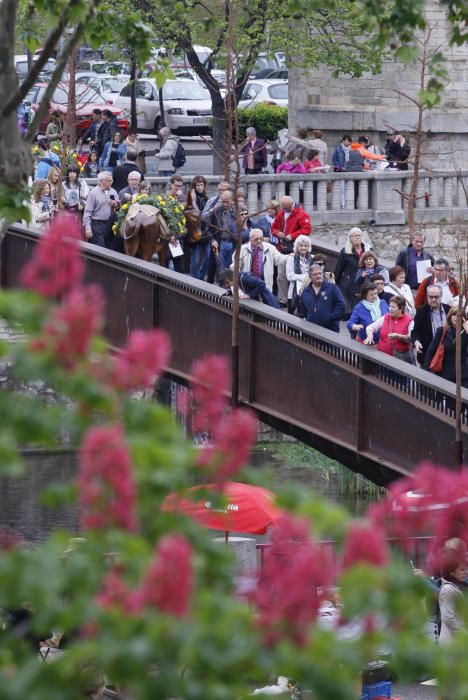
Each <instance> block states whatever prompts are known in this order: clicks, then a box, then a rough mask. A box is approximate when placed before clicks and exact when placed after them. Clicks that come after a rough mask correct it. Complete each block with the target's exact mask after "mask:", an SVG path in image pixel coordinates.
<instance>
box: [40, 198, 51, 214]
mask: <svg viewBox="0 0 468 700" xmlns="http://www.w3.org/2000/svg"><path fill="white" fill-rule="evenodd" d="M51 204H52V200H51V198H50V197H43V196H42V195H41V209H42V211H50V205H51Z"/></svg>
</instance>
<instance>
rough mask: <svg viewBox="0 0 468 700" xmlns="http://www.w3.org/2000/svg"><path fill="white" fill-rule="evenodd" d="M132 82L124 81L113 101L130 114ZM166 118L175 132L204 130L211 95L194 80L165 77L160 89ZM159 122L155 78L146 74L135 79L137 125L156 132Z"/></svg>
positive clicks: (208, 113) (207, 120)
mask: <svg viewBox="0 0 468 700" xmlns="http://www.w3.org/2000/svg"><path fill="white" fill-rule="evenodd" d="M130 91H131V86H130V85H126V86H125V87H124V88H123V90H122V91H121V93H120V95H118V96H117V97H116V99H115V102H114V104H115V105H116V106H117V107H120V108H121V109H122V110H123V113H124V114H125V115H126V116H127V117H128V116H130ZM162 96H163V102H164V112H165V120H166V124H167V126H168V127H169V128H170V129H171V131H174V132H180V133H183V132H185V133H192V134H198V133H201V132H202V131H207V130H208V128H209V119H210V117H211V113H212V112H211V99H210V95H209V92H208V90H204V89H203V88H202V87H200V85H198V84H197V83H196V82H195V81H194V80H167V81H166V82H165V83H164V86H163V89H162ZM160 123H161V115H160V110H159V95H158V88H157V86H156V82H155V81H154V80H153V79H152V78H146V79H144V80H139V81H138V82H137V126H138V129H147V130H151V131H154V132H156V133H157V132H158V131H159V128H160Z"/></svg>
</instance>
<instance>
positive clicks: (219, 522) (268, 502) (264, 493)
mask: <svg viewBox="0 0 468 700" xmlns="http://www.w3.org/2000/svg"><path fill="white" fill-rule="evenodd" d="M216 489H217V487H216V485H215V484H205V485H203V486H193V487H192V488H190V489H186V490H185V491H183V492H182V493H181V494H178V493H171V494H170V495H169V496H166V498H165V499H164V501H163V503H162V506H161V509H162V510H165V511H174V512H178V513H185V514H187V515H189V516H190V517H192V518H194V519H195V520H196V521H197V522H199V523H200V524H201V525H203V526H204V527H208V528H212V529H213V530H224V531H225V532H228V531H232V532H250V533H252V534H256V535H261V534H263V533H265V532H266V531H267V529H268V527H269V526H270V525H273V523H275V522H276V521H277V520H279V519H280V518H281V517H282V515H283V511H282V510H281V509H280V508H278V507H277V506H275V504H274V502H273V501H274V499H275V495H274V493H272V492H271V491H268V489H264V488H262V487H261V486H252V485H251V484H241V483H237V482H235V481H228V482H227V483H226V484H225V486H224V490H223V496H224V498H225V500H226V501H227V504H226V505H225V506H224V507H223V508H216V507H215V506H213V505H212V503H211V501H210V500H209V499H208V498H203V499H202V500H199V501H197V500H196V499H195V500H190V498H186V495H187V494H191V495H192V494H194V493H196V492H197V491H200V490H213V491H215V490H216Z"/></svg>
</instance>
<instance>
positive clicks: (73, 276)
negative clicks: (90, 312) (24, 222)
mask: <svg viewBox="0 0 468 700" xmlns="http://www.w3.org/2000/svg"><path fill="white" fill-rule="evenodd" d="M80 235H81V234H80V226H79V224H78V222H77V220H76V218H75V217H74V216H70V215H69V214H59V215H58V216H56V217H55V218H54V219H53V221H52V223H51V225H50V226H49V228H48V229H47V230H46V232H45V233H44V235H43V236H41V238H40V239H39V242H38V244H37V246H36V248H35V250H34V254H33V257H32V260H31V261H30V262H29V263H28V264H27V265H25V267H24V268H23V271H22V274H21V284H22V285H23V286H24V287H26V288H27V289H34V290H35V291H36V292H39V294H42V295H43V296H45V297H52V298H53V297H58V296H61V295H62V294H66V293H67V292H69V291H70V290H72V289H73V287H75V286H76V285H78V284H80V283H81V280H82V277H83V272H84V264H83V260H82V259H81V257H80V253H79V241H80Z"/></svg>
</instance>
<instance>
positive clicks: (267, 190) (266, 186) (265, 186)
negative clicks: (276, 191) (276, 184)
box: [261, 182, 272, 209]
mask: <svg viewBox="0 0 468 700" xmlns="http://www.w3.org/2000/svg"><path fill="white" fill-rule="evenodd" d="M261 191H262V207H263V208H264V209H266V205H267V202H269V201H270V199H272V196H271V182H262V185H261Z"/></svg>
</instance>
